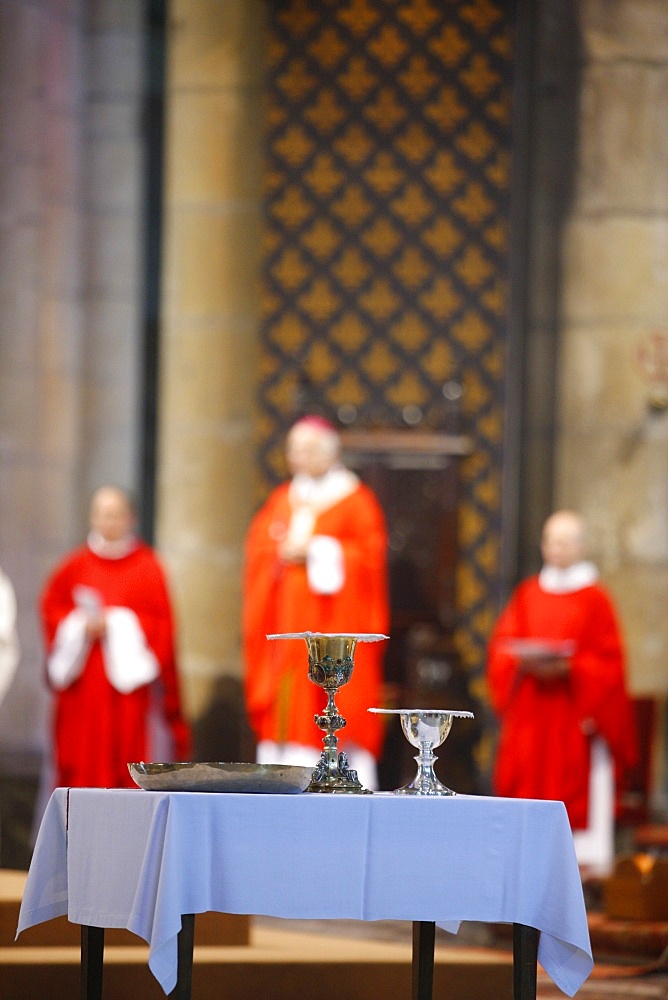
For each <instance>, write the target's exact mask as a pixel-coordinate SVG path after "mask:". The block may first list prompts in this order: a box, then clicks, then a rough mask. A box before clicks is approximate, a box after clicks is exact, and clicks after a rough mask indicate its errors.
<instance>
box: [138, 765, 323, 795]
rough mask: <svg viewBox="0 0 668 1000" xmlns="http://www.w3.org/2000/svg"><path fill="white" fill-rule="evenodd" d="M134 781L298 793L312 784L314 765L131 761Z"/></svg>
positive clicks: (150, 785) (166, 787)
mask: <svg viewBox="0 0 668 1000" xmlns="http://www.w3.org/2000/svg"><path fill="white" fill-rule="evenodd" d="M128 770H129V772H130V774H131V776H132V780H133V781H134V782H135V783H136V784H137V785H139V787H140V788H144V789H146V790H147V791H150V792H259V793H262V792H264V793H274V794H294V793H296V792H303V791H305V790H306V788H307V787H308V784H309V782H310V780H311V775H312V773H313V768H312V767H297V766H295V765H288V764H244V763H237V762H232V763H222V762H220V761H210V762H207V763H200V762H198V761H195V762H183V763H172V764H146V763H144V761H140V762H138V763H131V764H128Z"/></svg>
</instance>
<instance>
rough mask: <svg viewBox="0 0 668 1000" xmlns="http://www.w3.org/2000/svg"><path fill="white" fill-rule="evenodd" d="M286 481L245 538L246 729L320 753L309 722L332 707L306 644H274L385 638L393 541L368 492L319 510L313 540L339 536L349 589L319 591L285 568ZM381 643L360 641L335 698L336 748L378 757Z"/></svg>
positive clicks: (293, 567)
mask: <svg viewBox="0 0 668 1000" xmlns="http://www.w3.org/2000/svg"><path fill="white" fill-rule="evenodd" d="M289 489H290V487H289V484H288V483H285V484H283V485H282V486H279V487H278V488H277V489H276V490H275V491H274V492H273V493H272V495H271V496H270V497H269V499H268V501H267V502H266V504H265V505H264V506H263V507H262V509H261V510H260V511H259V512H258V513H257V514H256V516H255V518H254V519H253V522H252V523H251V526H250V530H249V533H248V537H247V540H246V565H245V572H244V612H243V647H244V661H245V693H246V705H247V710H248V717H249V721H250V724H251V726H252V728H253V730H254V732H255V735H256V737H257V739H258V741H259V740H272V741H274V742H276V743H284V742H294V743H300V744H302V745H304V746H313V747H315V748H318V749H322V738H323V733H322V732H321V730H319V729H318V728H317V726H316V725H315V723H314V721H313V716H314V715H315V714H316V713H321V712H322V711H323V709H324V708H325V706H326V704H327V696H326V694H325V692H324V691H323V690H322V689H321V688H319V687H317V686H316V685H315V684H313V683H311V681H309V679H308V659H307V650H306V643H305V642H304V640H303V639H296V640H289V639H288V640H284V639H281V640H273V641H269V640H267V639H266V636H267V635H270V634H274V633H281V632H334V633H336V632H339V633H344V634H347V633H351V632H352V633H355V632H366V633H385V634H386V633H387V629H388V624H389V598H388V590H387V565H386V560H387V534H386V527H385V519H384V516H383V513H382V510H381V508H380V505H379V503H378V501H377V500H376V498H375V496H374V494H373V493H372V492H371V490H370V489H369V488H368V487H367V486H365V485H364V484H361V483H360V484H359V485H358V486H357V488H356V489H355V490H354V492H352V493H350V494H349V495H348V496H346V497H344V498H343V499H341V500H339V501H338V502H337V503H334V505H333V506H331V507H329V508H328V509H327V510H324V511H321V512H320V513H319V514H318V515H317V516H316V520H315V526H314V530H313V533H314V535H325V536H330V537H333V538H336V539H338V541H339V542H340V543H341V546H342V550H343V564H344V577H345V579H344V582H343V586H342V588H341V589H340V590H339V591H338V592H337V593H332V594H320V593H314V592H313V591H312V590H311V588H310V587H309V584H308V578H307V571H306V568H305V566H304V565H303V564H302V563H286V562H283V561H282V560H281V559H280V557H279V554H278V545H279V542H280V541H281V540H282V539H283V538H284V537H285V536H286V533H287V530H288V525H289V522H290V517H291V512H292V511H291V505H290V499H289ZM384 646H385V643H384V642H371V643H365V642H361V643H358V645H357V647H356V650H355V657H354V659H355V669H354V671H353V674H352V678H351V680H350V681H349V683H348V684H347V685H346V686H345V687H343V688H341V690H340V692H339V694H338V695H337V696H336V704H337V707H338V708H339V709H340V712H341V714H342V715H343V717H344V718H345V719H346V723H347V725H346V727H345V729H342V730H341V731H340V732H339V734H338V735H339V738H340V743H339V747H340V749H343V750H345V747H346V742H347V741H349V742H350V743H355V744H357V745H358V746H360V747H363V748H365V749H366V750H368V751H369V752H370V753H372V754H373V755H374V756H375V757H378V755H379V753H380V749H381V742H382V728H381V724H380V722H379V717H378V716H374V715H371V714H369V713H368V712H367V708H372V707H374V706H378V705H379V704H380V700H379V699H380V697H381V684H382V659H383V653H384Z"/></svg>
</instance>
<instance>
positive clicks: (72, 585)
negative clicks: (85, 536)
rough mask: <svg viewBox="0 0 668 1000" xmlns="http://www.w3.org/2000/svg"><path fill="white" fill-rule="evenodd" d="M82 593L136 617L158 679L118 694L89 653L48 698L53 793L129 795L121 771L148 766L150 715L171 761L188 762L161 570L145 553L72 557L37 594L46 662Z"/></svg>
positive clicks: (97, 649) (98, 655) (99, 658)
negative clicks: (63, 789) (96, 790)
mask: <svg viewBox="0 0 668 1000" xmlns="http://www.w3.org/2000/svg"><path fill="white" fill-rule="evenodd" d="M81 585H84V586H86V587H90V588H93V589H94V590H96V591H97V592H98V593H99V594H100V595H101V597H102V599H103V601H104V604H105V606H106V607H107V608H114V607H118V608H121V607H122V608H128V609H130V610H131V611H132V612H134V614H135V615H136V616H137V619H138V621H139V625H140V627H141V630H142V632H143V634H144V637H145V639H146V644H147V645H148V647H149V649H150V650H151V651H152V652H153V654H154V655H155V658H156V659H157V663H158V666H159V670H160V675H159V679H158V680H156V681H154V682H153V683H152V684H143V685H141V686H140V687H138V688H136V690H134V691H131V692H130V693H127V694H122V693H120V692H119V691H118V690H116V688H114V687H112V685H111V684H110V682H109V680H108V677H107V673H106V672H105V665H104V658H103V649H102V644H101V642H100V641H96V642H94V643H93V645H92V646H91V647H90V650H89V652H88V655H87V657H86V660H85V663H84V666H83V670H82V671H81V673H80V674H79V676H78V677H76V679H75V680H74V681H73V682H72V683H71V684H69V686H67V687H65V688H64V689H63V690H60V691H57V692H56V693H55V717H54V743H55V758H56V767H57V775H56V780H57V784H58V785H73V786H92V787H103V788H122V787H128V788H134V787H136V786H135V785H134V782H133V781H132V778H131V777H130V774H129V773H128V768H127V765H128V763H129V762H131V761H141V760H145V761H150V760H151V759H153V758H152V756H151V733H150V731H149V730H150V721H149V720H150V717H151V713H154V712H158V713H159V715H160V718H161V724H162V726H163V728H164V727H165V726H166V727H167V729H168V732H169V734H170V735H171V741H170V742H171V743H172V746H173V750H172V753H173V756H172V757H170V758H169V759H173V760H188V759H189V754H190V736H189V732H188V727H187V725H186V723H185V722H184V720H183V718H182V715H181V707H180V696H179V687H178V679H177V672H176V662H175V651H174V623H173V615H172V608H171V602H170V599H169V595H168V591H167V585H166V581H165V577H164V573H163V570H162V568H161V566H160V564H159V562H158V560H157V559H156V557H155V555H154V554H153V552H152V550H151V549H150V548H149V546H148V545H145V544H144V543H141V542H140V543H138V545H137V547H136V548H134V549H133V550H132V551H131V552H129V553H128V554H127V555H124V556H122V557H121V558H116V559H109V558H103V557H101V556H99V555H96V554H95V553H94V552H93V551H92V550H91V549H90V548H88V546H84V547H82V548H80V549H77V550H76V551H75V552H73V553H72V554H71V555H69V556H68V557H67V558H66V559H65V560H64V561H63V562H62V563H61V564H60V565H59V566H58V567H57V568H56V570H55V572H54V573H53V575H52V576H51V578H50V579H49V580H48V582H47V584H46V586H45V588H44V591H43V593H42V597H41V602H40V610H41V615H42V621H43V627H44V635H45V642H46V649H47V655H49V654H50V652H51V650H52V649H53V646H54V641H55V638H56V633H57V630H58V627H59V625H60V624H61V623H62V622H63V621H64V620H65V619H66V618H67V616H68V615H70V613H71V612H72V611H73V610H74V609H75V599H74V596H73V591H75V590H76V588H77V587H79V586H81Z"/></svg>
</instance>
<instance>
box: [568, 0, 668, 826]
mask: <svg viewBox="0 0 668 1000" xmlns="http://www.w3.org/2000/svg"><path fill="white" fill-rule="evenodd" d="M578 10H579V19H580V30H581V43H582V52H583V63H582V70H581V72H582V81H581V95H580V106H579V148H578V164H577V171H576V188H575V194H574V201H573V204H572V208H571V212H570V215H569V217H568V218H567V220H566V224H565V227H564V232H563V244H562V260H563V274H562V285H561V322H560V358H561V361H560V367H559V372H558V425H557V457H556V467H555V482H556V495H557V503H558V504H559V505H567V506H573V507H576V508H578V509H579V510H581V511H582V512H583V513H584V515H585V516H586V518H587V521H588V523H589V525H590V531H591V545H592V551H593V555H594V557H595V558H596V560H597V562H598V564H599V566H600V568H601V571H602V575H603V578H604V581H605V582H606V583H607V584H608V586H609V587H610V589H611V591H612V593H613V594H614V596H615V598H616V600H617V603H618V607H619V612H620V617H621V620H622V625H623V629H624V632H625V635H626V639H627V643H628V650H629V657H630V675H631V685H632V689H633V692H634V693H635V694H637V695H641V694H649V695H653V696H661V697H665V694H666V689H667V687H668V669H667V667H668V617H667V616H666V613H665V608H666V601H667V599H668V410H663V409H661V408H660V401H659V408H656V409H650V407H649V404H650V396H651V393H652V392H654V393H656V392H657V391H660V390H661V385H658V386H657V385H656V384H655V385H654V386H650V384H649V382H648V381H647V379H646V377H645V375H644V373H643V370H642V368H641V366H640V364H639V363H638V354H639V351H640V352H642V351H643V350H644V349H645V348H647V350H648V351H650V352H651V351H656V349H657V347H658V349H659V351H660V352H664V353H663V377H664V379H665V378H668V371H666V365H667V364H668V318H667V315H666V301H667V294H668V128H667V127H666V102H665V95H666V89H667V87H668V7H666V4H665V2H664V0H615V2H610V0H581V3H580V4H579V6H578ZM664 388H665V386H664ZM655 402H656V397H655ZM662 745H663V747H664V748H665V738H664V741H663V744H661V743H657V760H656V762H655V763H656V766H657V771H656V772H655V773H656V783H657V795H658V796H659V797H660V798H661V799H663V798H664V796H665V793H664V792H663V786H664V784H665V775H664V768H665V749H664V750H663V752H661V746H662ZM666 804H667V803H666V802H663V805H664V807H665V805H666Z"/></svg>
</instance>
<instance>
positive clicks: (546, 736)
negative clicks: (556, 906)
mask: <svg viewBox="0 0 668 1000" xmlns="http://www.w3.org/2000/svg"><path fill="white" fill-rule="evenodd" d="M514 638H529V639H531V638H534V639H552V640H564V641H566V640H568V641H572V642H573V643H574V647H575V652H574V653H573V654H572V657H571V660H570V669H569V672H568V675H567V676H566V677H564V678H559V679H552V680H541V679H539V678H536V677H534V676H532V675H531V674H529V673H520V672H519V671H518V659H517V656H515V655H514V654H513V653H512V652H510V651H509V649H508V642H509V640H512V639H514ZM487 677H488V684H489V691H490V696H491V700H492V705H493V707H494V710H495V712H496V714H497V716H498V718H499V721H500V735H499V747H498V751H497V757H496V766H495V772H494V791H495V792H496V794H497V795H504V796H511V797H516V798H539V799H561V800H562V801H563V802H564V803H565V805H566V809H567V811H568V815H569V819H570V822H571V826H572V828H573V829H583V828H585V827H586V826H587V802H588V796H589V745H590V740H591V737H592V735H594V734H598V735H600V736H602V737H603V738H604V739H605V741H606V743H607V745H608V747H609V750H610V752H611V754H612V757H613V760H614V765H615V775H616V782H617V791H618V793H619V791H620V790H621V789H622V787H623V785H624V781H625V778H626V777H627V776H628V773H629V771H630V769H631V768H632V767H633V766H634V765H635V763H636V759H637V749H636V737H635V725H634V719H633V711H632V706H631V703H630V700H629V698H628V695H627V691H626V683H625V675H624V651H623V646H622V640H621V636H620V632H619V628H618V626H617V622H616V617H615V613H614V610H613V607H612V604H611V601H610V599H609V597H608V596H607V594H606V592H605V590H604V589H603V588H602V587H601V586H599V585H598V584H593V585H590V586H586V587H583V588H582V589H581V590H577V591H573V592H569V593H551V592H547V591H545V590H543V589H542V588H541V587H540V585H539V582H538V577H537V576H535V577H531V578H530V579H528V580H526V581H524V582H523V583H521V584H520V585H519V586H518V587H517V589H516V590H515V592H514V594H513V596H512V598H511V600H510V602H509V604H508V606H507V607H506V609H505V610H504V611H503V613H502V614H501V616H500V618H499V620H498V622H497V625H496V628H495V629H494V631H493V634H492V636H491V639H490V644H489V659H488V673H487Z"/></svg>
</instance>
